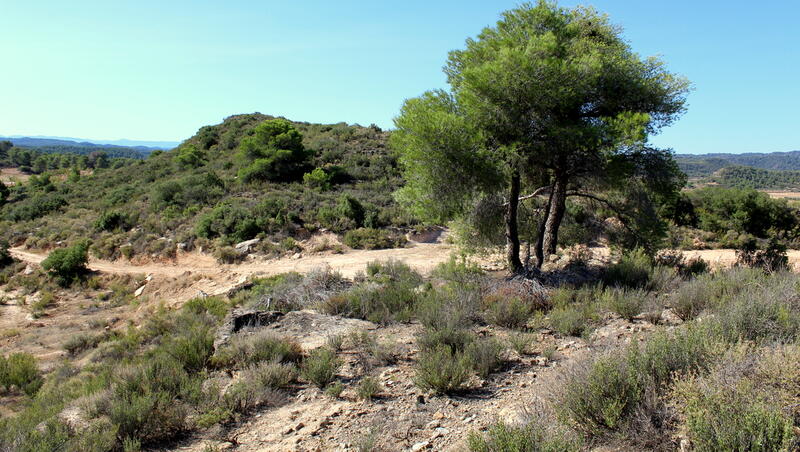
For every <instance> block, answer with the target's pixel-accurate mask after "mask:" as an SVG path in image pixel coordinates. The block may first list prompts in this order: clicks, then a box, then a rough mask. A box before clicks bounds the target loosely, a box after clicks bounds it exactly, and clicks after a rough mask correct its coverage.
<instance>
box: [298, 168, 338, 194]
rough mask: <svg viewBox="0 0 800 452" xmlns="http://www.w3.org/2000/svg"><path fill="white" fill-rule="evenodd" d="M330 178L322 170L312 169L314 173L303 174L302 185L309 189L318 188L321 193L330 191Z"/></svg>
mask: <svg viewBox="0 0 800 452" xmlns="http://www.w3.org/2000/svg"><path fill="white" fill-rule="evenodd" d="M331 179H332V176H331V175H330V174H328V173H326V172H325V170H324V169H322V168H314V171H311V172H310V173H305V174H303V184H305V185H308V186H309V187H314V188H318V189H320V190H322V191H327V190H330V189H331Z"/></svg>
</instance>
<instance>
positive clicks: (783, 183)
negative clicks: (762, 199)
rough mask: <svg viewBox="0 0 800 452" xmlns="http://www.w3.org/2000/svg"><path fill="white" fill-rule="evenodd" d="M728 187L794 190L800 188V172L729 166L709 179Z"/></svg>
mask: <svg viewBox="0 0 800 452" xmlns="http://www.w3.org/2000/svg"><path fill="white" fill-rule="evenodd" d="M708 180H709V181H712V182H716V183H718V184H720V185H723V186H726V187H738V188H757V189H792V188H798V187H800V171H773V170H765V169H760V168H753V167H749V166H728V167H725V168H722V169H720V170H719V171H717V172H715V173H714V174H712V175H711V176H709V177H708Z"/></svg>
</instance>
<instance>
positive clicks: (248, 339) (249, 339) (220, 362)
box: [211, 331, 303, 368]
mask: <svg viewBox="0 0 800 452" xmlns="http://www.w3.org/2000/svg"><path fill="white" fill-rule="evenodd" d="M302 356H303V349H302V348H301V347H300V345H299V344H298V343H297V342H296V341H294V340H291V339H287V338H282V337H279V336H276V335H275V334H274V333H272V332H270V331H262V332H258V333H255V334H252V335H242V334H238V335H235V336H233V337H231V339H230V342H229V343H228V344H226V345H224V346H222V347H220V348H219V349H217V351H216V352H215V353H214V356H213V357H212V358H211V361H212V363H214V364H215V365H217V366H221V367H231V368H236V367H238V368H242V367H245V366H247V365H248V364H253V363H259V362H262V361H269V362H281V363H297V362H299V361H300V360H301V359H302Z"/></svg>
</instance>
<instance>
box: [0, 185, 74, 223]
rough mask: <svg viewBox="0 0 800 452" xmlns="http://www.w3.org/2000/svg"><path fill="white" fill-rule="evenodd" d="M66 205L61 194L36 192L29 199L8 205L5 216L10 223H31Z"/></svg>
mask: <svg viewBox="0 0 800 452" xmlns="http://www.w3.org/2000/svg"><path fill="white" fill-rule="evenodd" d="M66 205H67V200H66V199H65V198H64V196H62V195H61V194H59V193H53V192H50V193H40V192H36V193H34V194H33V195H32V196H30V197H28V198H25V199H23V200H21V201H19V202H15V203H13V204H10V205H8V206H7V207H8V208H7V209H5V212H6V215H5V216H6V219H8V220H9V221H14V222H20V221H30V220H35V219H37V218H40V217H43V216H45V215H48V214H51V213H53V212H57V211H58V210H60V209H61V208H62V207H64V206H66Z"/></svg>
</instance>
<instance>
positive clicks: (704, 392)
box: [672, 346, 800, 451]
mask: <svg viewBox="0 0 800 452" xmlns="http://www.w3.org/2000/svg"><path fill="white" fill-rule="evenodd" d="M798 356H799V355H798V349H797V347H796V346H788V347H785V346H778V347H775V348H769V349H762V350H756V349H754V348H753V347H742V346H739V347H734V348H733V349H732V350H731V351H730V352H729V353H728V355H727V356H725V357H724V359H722V360H721V361H720V363H719V364H718V365H717V366H716V367H715V368H714V369H713V371H712V372H711V373H710V374H709V375H707V376H693V377H691V378H687V379H685V380H681V381H678V382H677V383H676V384H675V388H674V390H673V391H672V397H673V398H674V404H675V406H676V407H677V409H678V411H679V412H680V414H681V415H682V417H681V420H682V421H683V424H684V426H685V429H686V431H687V434H688V436H689V439H690V440H691V441H692V444H693V446H694V448H695V450H698V451H717V450H748V451H778V450H780V451H787V450H792V444H793V442H794V445H795V446H796V444H797V443H796V440H797V438H796V437H795V434H794V433H793V431H792V430H793V424H794V423H795V422H796V419H794V420H793V419H792V411H791V410H786V409H785V408H784V407H786V406H791V405H792V404H795V406H796V403H797V396H798V392H797V390H798V389H800V367H798V363H800V360H798V359H797V358H798ZM790 382H794V383H790ZM795 412H796V410H795Z"/></svg>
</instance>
